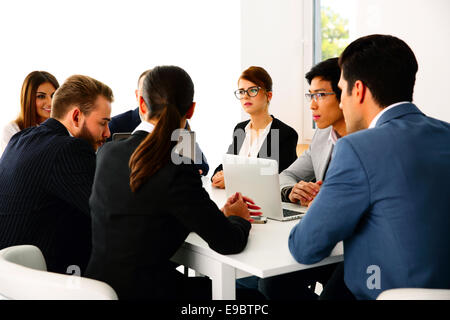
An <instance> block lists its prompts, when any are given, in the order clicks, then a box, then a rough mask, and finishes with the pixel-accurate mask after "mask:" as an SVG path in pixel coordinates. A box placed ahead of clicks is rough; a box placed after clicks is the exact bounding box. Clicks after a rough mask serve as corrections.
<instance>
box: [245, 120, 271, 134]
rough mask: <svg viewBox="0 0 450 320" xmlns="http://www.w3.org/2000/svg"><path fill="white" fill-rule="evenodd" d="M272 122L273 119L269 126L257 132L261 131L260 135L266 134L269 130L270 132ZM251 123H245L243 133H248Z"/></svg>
mask: <svg viewBox="0 0 450 320" xmlns="http://www.w3.org/2000/svg"><path fill="white" fill-rule="evenodd" d="M272 122H273V119H272V121H270V122H269V124H268V125H267V126H266V127H265V128H264V129H260V130H258V131H261V130H262V134H265V133H266V132H268V131H269V130H270V127H271V126H272ZM251 123H252V122H251V121H249V122H248V123H247V125H246V126H245V129H244V130H245V133H249V132H250V126H251Z"/></svg>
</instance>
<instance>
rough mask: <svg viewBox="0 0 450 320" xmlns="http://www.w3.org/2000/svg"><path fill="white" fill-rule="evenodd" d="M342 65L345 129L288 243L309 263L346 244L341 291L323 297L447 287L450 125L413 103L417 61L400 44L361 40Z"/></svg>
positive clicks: (381, 38)
mask: <svg viewBox="0 0 450 320" xmlns="http://www.w3.org/2000/svg"><path fill="white" fill-rule="evenodd" d="M339 64H340V66H341V70H342V72H341V79H340V81H339V87H340V88H341V89H342V96H341V108H342V109H343V112H344V117H345V121H346V126H347V132H348V133H351V134H349V135H347V136H346V137H344V138H342V139H339V141H338V142H337V143H336V146H335V150H334V152H333V155H332V161H331V163H330V167H329V170H328V173H327V179H326V180H325V182H324V184H323V185H322V187H321V190H320V192H319V194H318V195H317V197H316V198H315V200H314V202H313V203H312V204H311V206H310V209H309V210H308V213H307V214H306V215H305V217H304V218H303V219H302V220H301V221H300V223H299V224H297V225H296V226H295V227H294V228H293V229H292V231H291V234H290V237H289V249H290V251H291V253H292V255H293V256H294V258H295V259H296V260H297V261H298V262H300V263H304V264H312V263H316V262H318V261H320V260H322V259H323V258H325V257H327V256H328V255H329V254H330V252H331V250H332V249H333V248H334V246H335V245H336V244H337V243H338V242H339V241H344V265H343V269H344V282H343V283H342V286H343V288H339V289H340V290H337V289H336V287H334V288H333V287H331V288H328V284H327V286H326V287H325V288H324V294H325V295H327V296H328V297H336V295H338V298H344V296H342V295H341V294H342V293H343V292H346V293H345V294H346V296H345V297H349V298H351V297H355V298H357V299H376V298H377V296H378V295H379V294H380V293H381V292H382V291H384V290H387V289H391V288H401V287H421V288H450V273H449V270H450V254H449V246H450V232H449V230H450V200H449V198H448V195H449V194H448V192H449V190H450V124H449V123H447V122H444V121H439V120H436V119H432V118H429V117H427V116H425V115H424V114H423V113H422V112H421V111H420V110H419V109H418V108H417V107H416V106H415V105H414V104H412V103H411V101H412V98H413V88H414V83H415V77H416V72H417V70H418V65H417V61H416V58H415V56H414V53H413V52H412V50H411V49H410V48H409V47H408V45H407V44H406V43H405V42H403V41H402V40H400V39H398V38H395V37H392V36H386V35H371V36H367V37H363V38H360V39H358V40H356V41H354V42H353V43H351V44H350V45H349V46H348V47H347V48H346V49H345V50H344V52H343V53H342V55H341V56H340V58H339ZM366 129H368V130H366ZM357 131H358V132H357ZM330 281H331V280H330ZM333 290H334V293H335V294H333ZM330 291H331V293H330ZM336 293H337V294H336Z"/></svg>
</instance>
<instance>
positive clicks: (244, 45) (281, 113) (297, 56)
mask: <svg viewBox="0 0 450 320" xmlns="http://www.w3.org/2000/svg"><path fill="white" fill-rule="evenodd" d="M307 2H308V3H312V2H311V1H309V0H307ZM311 8H312V7H311ZM311 19H312V16H311ZM311 21H312V20H311ZM304 32H305V30H304V1H303V0H302V1H299V0H278V1H273V0H242V1H241V69H242V70H244V69H246V68H248V67H249V66H252V65H255V66H260V67H263V68H264V69H266V70H267V72H268V73H269V74H270V76H271V77H272V80H273V98H272V101H271V104H270V108H269V112H270V113H272V114H273V115H274V116H275V117H277V118H279V119H280V120H281V121H283V122H285V123H287V124H288V125H290V126H291V127H293V128H294V129H296V130H297V133H298V134H299V143H301V142H302V141H303V138H304V134H303V128H304V125H303V119H304V115H303V103H304V95H303V94H304V91H305V88H304V86H305V80H304V73H305V72H304V71H305V66H304V46H305V45H306V46H308V43H305V42H304ZM311 36H312V35H311ZM309 48H310V50H312V46H311V43H309ZM311 52H312V51H311ZM310 59H311V60H312V55H310ZM238 77H239V75H236V86H237V78H238ZM235 106H236V108H240V104H239V102H238V101H237V100H236V102H235ZM242 119H248V118H247V115H246V114H245V113H243V112H242ZM310 119H311V118H310Z"/></svg>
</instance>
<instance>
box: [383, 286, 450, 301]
mask: <svg viewBox="0 0 450 320" xmlns="http://www.w3.org/2000/svg"><path fill="white" fill-rule="evenodd" d="M377 300H450V289H422V288H399V289H390V290H386V291H383V292H382V293H380V295H379V296H378V297H377Z"/></svg>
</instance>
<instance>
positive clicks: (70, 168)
mask: <svg viewBox="0 0 450 320" xmlns="http://www.w3.org/2000/svg"><path fill="white" fill-rule="evenodd" d="M94 173H95V151H94V149H93V148H92V146H91V145H90V144H89V143H88V142H87V141H85V140H82V139H78V138H73V137H71V136H70V135H69V132H68V131H67V129H66V128H65V127H64V125H63V124H61V123H60V122H59V121H58V120H56V119H52V118H50V119H48V120H47V121H45V122H44V123H42V124H41V125H40V126H38V127H32V128H27V129H25V130H22V131H21V132H19V133H17V134H16V135H14V136H13V137H12V138H11V140H10V142H9V144H8V146H7V147H6V149H5V152H4V153H3V155H2V157H1V159H0V249H2V248H5V247H9V246H13V245H21V244H32V245H35V246H37V247H39V248H40V249H41V251H42V253H43V254H44V257H45V260H46V262H47V268H48V270H49V271H53V272H59V273H65V272H66V270H67V267H68V266H70V265H75V266H78V267H79V268H80V271H81V272H82V273H83V272H84V270H85V268H86V265H87V262H88V260H89V256H90V252H91V225H90V224H91V220H90V215H89V203H88V201H89V196H90V194H91V189H92V182H93V179H94ZM75 270H76V267H75Z"/></svg>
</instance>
